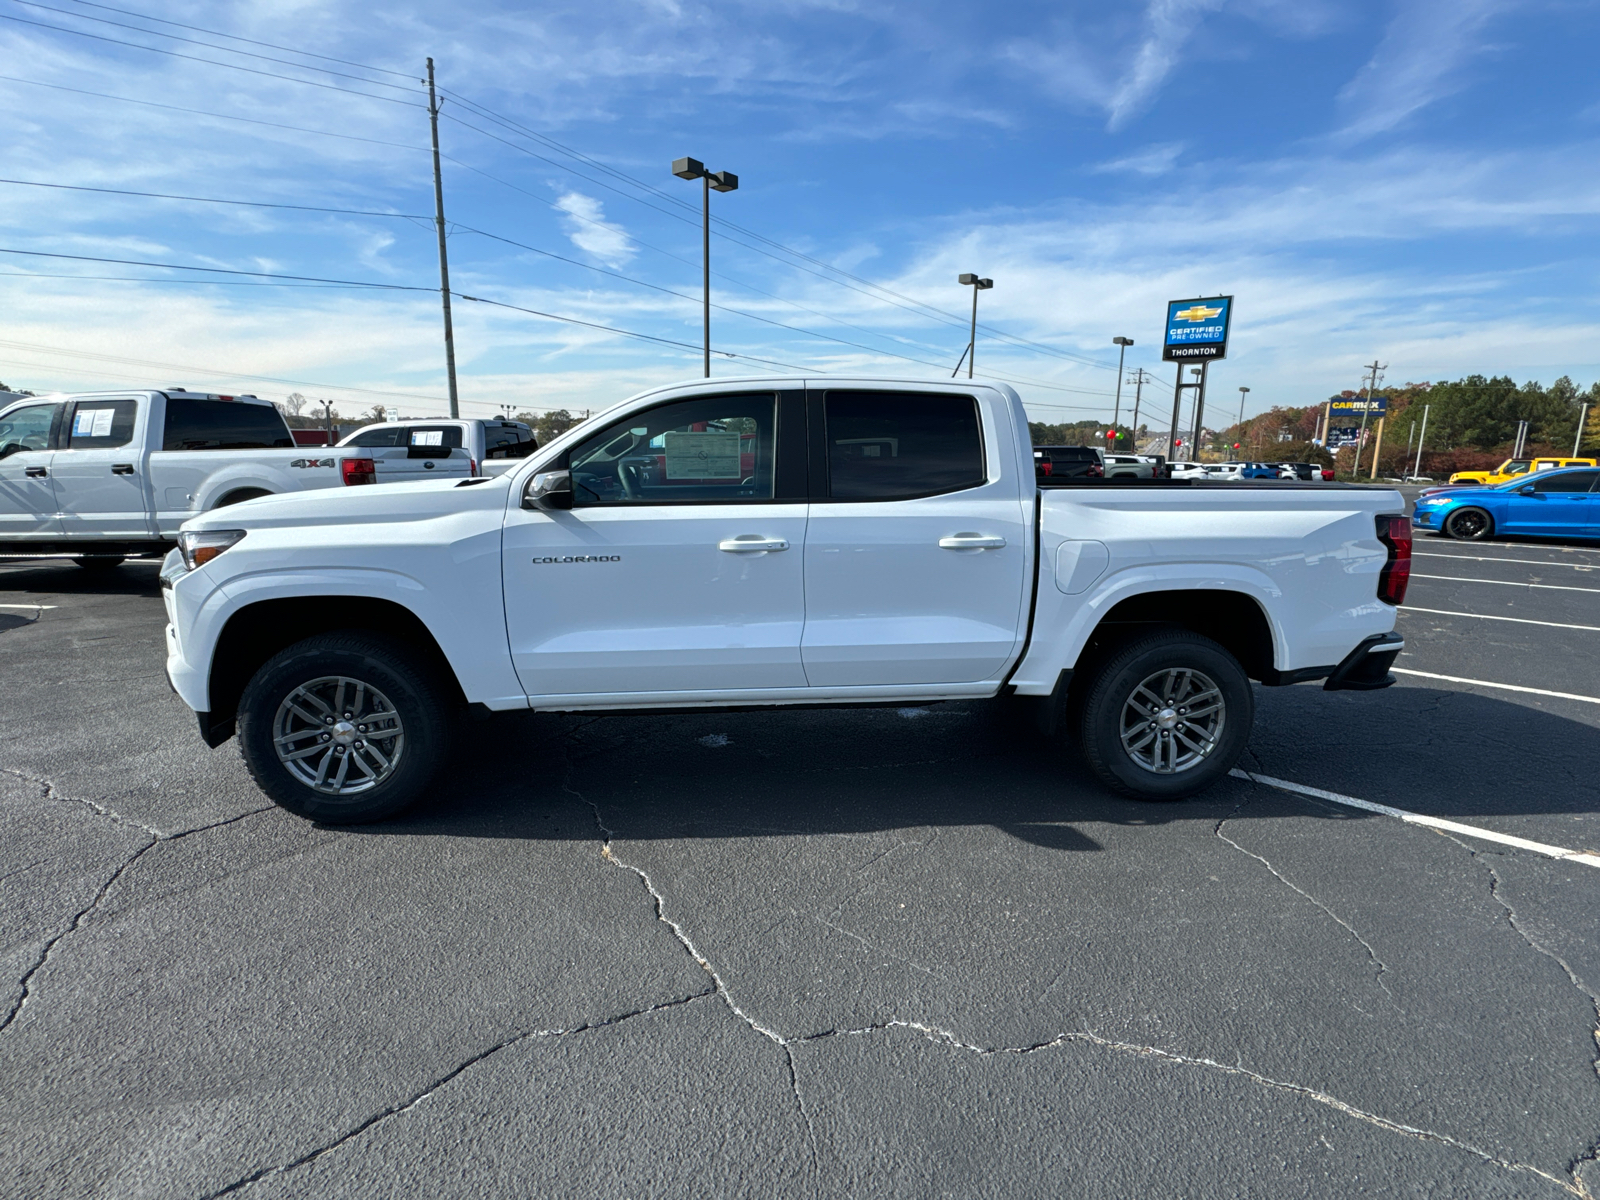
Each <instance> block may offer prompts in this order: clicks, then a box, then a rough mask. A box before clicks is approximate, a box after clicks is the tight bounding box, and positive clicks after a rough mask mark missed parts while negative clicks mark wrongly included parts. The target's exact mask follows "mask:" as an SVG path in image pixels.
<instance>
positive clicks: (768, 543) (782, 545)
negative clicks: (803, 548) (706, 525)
mask: <svg viewBox="0 0 1600 1200" xmlns="http://www.w3.org/2000/svg"><path fill="white" fill-rule="evenodd" d="M788 548H789V543H788V542H787V541H785V540H784V539H783V538H769V537H762V536H761V535H760V534H759V533H741V534H740V535H739V536H738V537H733V538H728V539H726V540H725V541H721V542H718V543H717V549H718V550H726V551H727V552H728V553H729V554H751V553H755V552H757V551H762V550H787V549H788Z"/></svg>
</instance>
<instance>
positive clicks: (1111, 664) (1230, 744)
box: [1078, 630, 1255, 800]
mask: <svg viewBox="0 0 1600 1200" xmlns="http://www.w3.org/2000/svg"><path fill="white" fill-rule="evenodd" d="M1085 685H1086V691H1085V693H1084V695H1083V702H1082V704H1081V707H1080V709H1079V713H1080V719H1079V725H1078V729H1079V736H1080V741H1081V745H1082V748H1083V755H1084V758H1085V759H1086V760H1087V761H1088V764H1089V768H1090V770H1092V771H1093V772H1094V773H1095V775H1096V776H1097V777H1098V778H1099V779H1100V781H1101V782H1102V783H1104V784H1105V785H1106V786H1107V787H1109V788H1110V789H1111V790H1112V791H1115V792H1120V793H1121V794H1122V795H1124V796H1132V797H1134V798H1135V799H1138V800H1181V799H1183V798H1184V797H1186V796H1192V795H1194V794H1195V793H1196V792H1198V791H1201V790H1203V789H1204V788H1207V787H1209V786H1211V784H1213V783H1215V782H1216V781H1217V780H1218V779H1220V778H1222V776H1224V775H1226V774H1227V773H1228V772H1229V771H1230V770H1232V768H1233V764H1234V763H1235V762H1237V761H1238V758H1239V755H1240V754H1242V753H1243V752H1244V747H1245V743H1246V742H1247V741H1248V740H1249V738H1250V726H1251V723H1252V722H1253V721H1254V719H1255V697H1254V695H1253V694H1252V693H1251V691H1250V680H1249V677H1248V676H1246V675H1245V673H1244V668H1243V667H1241V666H1240V665H1239V660H1238V659H1236V658H1234V656H1233V655H1232V654H1230V653H1228V651H1227V650H1225V649H1224V648H1223V647H1222V646H1220V645H1218V644H1217V643H1216V642H1214V641H1212V640H1211V639H1210V638H1207V637H1201V636H1200V635H1199V634H1196V633H1190V632H1188V631H1187V630H1166V631H1162V632H1159V633H1153V634H1150V635H1148V636H1145V637H1142V638H1139V639H1138V640H1136V641H1134V642H1131V643H1130V644H1129V645H1127V646H1124V647H1123V648H1122V649H1121V650H1119V651H1116V652H1114V653H1112V654H1111V655H1110V656H1109V657H1108V658H1106V659H1104V660H1103V661H1102V662H1101V663H1100V664H1099V665H1098V666H1097V667H1095V668H1092V669H1091V673H1090V677H1089V679H1088V680H1086V681H1085Z"/></svg>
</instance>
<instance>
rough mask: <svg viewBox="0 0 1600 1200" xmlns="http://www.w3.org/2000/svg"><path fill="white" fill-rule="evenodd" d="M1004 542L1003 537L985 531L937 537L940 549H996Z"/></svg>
mask: <svg viewBox="0 0 1600 1200" xmlns="http://www.w3.org/2000/svg"><path fill="white" fill-rule="evenodd" d="M1005 544H1006V540H1005V538H1003V537H997V536H995V535H993V534H987V533H958V534H955V535H953V536H951V537H942V538H940V539H939V549H941V550H998V549H1000V547H1001V546H1004V545H1005Z"/></svg>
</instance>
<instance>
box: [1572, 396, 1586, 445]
mask: <svg viewBox="0 0 1600 1200" xmlns="http://www.w3.org/2000/svg"><path fill="white" fill-rule="evenodd" d="M1588 416H1589V402H1588V401H1587V400H1586V401H1584V404H1583V407H1582V408H1580V409H1579V410H1578V436H1577V437H1575V438H1573V439H1572V457H1573V458H1577V457H1578V447H1579V446H1581V445H1583V423H1584V421H1585V419H1586V418H1587V417H1588Z"/></svg>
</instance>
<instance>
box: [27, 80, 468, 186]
mask: <svg viewBox="0 0 1600 1200" xmlns="http://www.w3.org/2000/svg"><path fill="white" fill-rule="evenodd" d="M0 80H4V81H5V82H7V83H22V84H26V85H28V86H29V87H42V88H51V89H53V90H55V91H58V92H72V93H73V94H75V95H78V96H94V97H96V98H97V99H100V100H116V101H118V102H119V103H121V104H142V105H144V106H145V107H147V108H162V109H166V110H167V111H168V112H181V113H189V114H191V115H193V116H196V117H214V118H215V119H217V120H219V121H239V122H242V123H243V124H246V125H264V126H266V127H267V128H268V129H286V130H288V131H289V132H291V133H312V134H316V135H317V136H318V137H330V138H339V139H340V140H342V141H346V142H366V143H367V144H369V145H373V146H391V147H393V148H394V149H396V150H416V151H418V152H426V151H427V147H426V146H408V145H406V144H405V143H404V142H388V141H384V140H383V139H382V138H368V137H358V136H357V135H355V134H353V133H334V132H333V131H332V130H329V129H306V128H304V127H303V126H300V125H283V124H280V123H279V122H277V121H262V120H259V119H257V118H255V117H238V116H234V115H233V114H232V113H217V112H207V111H206V110H205V109H203V108H185V107H183V106H182V105H178V104H160V103H158V102H156V101H154V100H136V99H134V98H133V97H132V96H113V95H111V94H110V93H109V92H91V91H89V90H88V89H87V88H75V87H67V86H66V85H65V84H60V83H45V82H44V81H42V80H39V79H22V78H20V77H18V76H16V75H0ZM379 98H380V99H382V97H379ZM451 161H452V162H454V161H455V160H454V159H452V160H451ZM458 165H461V164H458ZM468 169H469V170H470V169H471V168H468Z"/></svg>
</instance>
